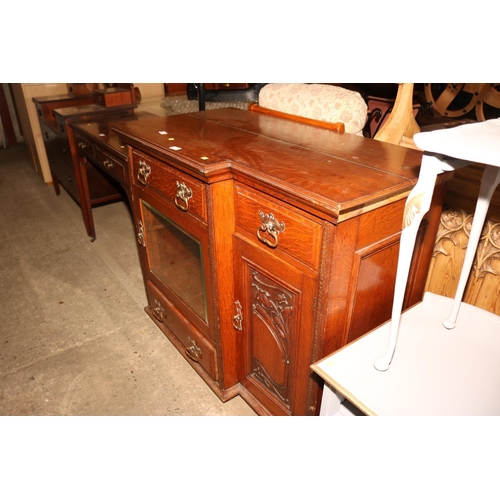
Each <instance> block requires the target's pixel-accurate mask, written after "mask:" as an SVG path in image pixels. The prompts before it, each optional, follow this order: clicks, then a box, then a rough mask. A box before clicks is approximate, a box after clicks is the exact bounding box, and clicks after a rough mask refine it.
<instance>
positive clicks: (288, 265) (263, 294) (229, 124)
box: [75, 109, 445, 415]
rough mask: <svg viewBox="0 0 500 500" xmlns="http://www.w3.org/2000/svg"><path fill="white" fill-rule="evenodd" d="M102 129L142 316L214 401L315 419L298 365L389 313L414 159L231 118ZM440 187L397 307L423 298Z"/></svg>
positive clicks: (350, 138)
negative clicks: (120, 157) (109, 135)
mask: <svg viewBox="0 0 500 500" xmlns="http://www.w3.org/2000/svg"><path fill="white" fill-rule="evenodd" d="M111 128H112V130H113V131H114V133H116V134H117V136H118V137H119V139H120V141H122V143H125V144H127V157H128V175H129V182H130V196H131V200H132V207H133V214H134V224H135V230H136V235H137V241H138V245H139V249H140V256H141V265H142V271H143V275H144V281H145V285H146V290H147V294H148V305H147V307H146V311H147V313H148V314H149V315H150V316H151V318H152V319H153V321H154V322H155V323H156V324H157V325H158V327H159V328H160V329H161V330H162V331H163V332H164V333H165V335H166V336H167V337H168V338H169V339H170V340H171V341H172V343H173V344H174V345H175V346H176V347H177V348H178V349H179V351H180V352H181V353H182V354H183V355H184V357H185V358H186V360H188V362H189V363H191V365H192V366H193V368H194V369H195V370H196V371H197V372H198V373H199V375H200V376H201V377H202V378H203V379H204V380H205V381H206V382H207V384H208V385H209V386H210V387H211V388H212V390H213V391H214V392H215V393H216V394H217V395H218V396H219V397H220V398H221V399H222V400H223V401H225V400H228V399H230V398H231V397H233V396H235V395H236V394H240V395H241V396H242V397H243V398H244V399H245V400H246V401H247V402H248V403H249V404H250V405H251V406H252V407H253V408H254V409H255V411H256V412H257V413H259V414H262V415H315V414H317V413H318V411H319V402H320V398H321V390H322V387H321V382H320V380H319V378H318V377H317V376H316V375H315V374H313V373H312V371H311V369H310V365H311V364H312V363H314V362H315V361H318V360H319V359H321V358H323V357H324V356H326V355H327V354H329V353H331V352H333V351H335V350H336V349H338V348H340V347H342V346H343V345H345V344H346V343H348V342H350V341H352V340H354V339H356V338H358V337H359V336H361V335H362V334H364V333H366V332H368V331H369V330H371V329H372V328H374V327H376V326H378V325H379V324H381V323H383V322H384V321H386V320H388V319H389V317H390V309H391V305H392V295H393V287H394V279H395V269H396V261H397V255H398V247H399V238H400V231H401V220H402V215H403V209H404V203H405V199H406V196H407V195H408V193H409V191H410V190H411V188H412V186H413V185H414V183H415V182H416V180H417V177H418V170H419V166H420V160H421V153H420V152H418V151H415V150H412V149H407V148H404V147H400V146H395V145H391V144H385V143H382V142H379V141H374V140H371V139H366V138H363V137H359V136H355V135H349V134H338V133H335V132H332V131H329V130H321V129H318V128H315V127H311V126H309V125H305V124H301V123H294V122H291V121H289V120H285V119H281V118H276V117H272V116H265V115H260V114H257V113H252V112H250V111H242V110H236V109H219V110H212V111H206V112H200V113H191V114H185V115H176V116H170V117H161V118H160V117H154V118H150V119H147V120H141V121H138V120H123V121H121V122H120V123H115V124H112V125H111ZM76 132H77V131H76V130H75V133H76ZM444 184H445V183H444V182H442V183H440V184H439V186H438V188H437V189H436V193H435V198H434V201H433V206H432V208H431V210H430V212H429V213H428V217H427V221H426V223H425V224H423V225H422V228H421V234H420V237H419V242H418V245H417V251H416V253H415V255H414V260H413V265H412V269H411V273H410V280H409V285H408V288H409V293H408V294H407V301H406V304H405V307H408V306H410V305H412V304H414V303H416V302H418V301H419V300H421V299H422V295H423V292H424V286H425V279H426V272H427V268H428V265H429V262H430V259H431V254H432V249H433V244H434V239H435V235H436V231H437V227H438V224H439V216H440V213H441V207H442V201H443V192H444Z"/></svg>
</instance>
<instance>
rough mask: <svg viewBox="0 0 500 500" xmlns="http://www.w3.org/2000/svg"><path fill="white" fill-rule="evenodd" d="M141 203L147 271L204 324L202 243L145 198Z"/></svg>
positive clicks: (204, 300)
mask: <svg viewBox="0 0 500 500" xmlns="http://www.w3.org/2000/svg"><path fill="white" fill-rule="evenodd" d="M141 203H142V205H143V214H144V232H145V236H146V241H147V255H148V262H149V267H150V272H151V273H152V274H154V275H155V276H156V277H157V278H158V279H159V280H160V281H161V282H162V283H163V284H164V285H165V286H166V287H167V288H168V289H169V290H171V291H172V292H173V293H174V294H175V295H176V296H177V297H178V298H179V299H180V300H181V301H182V302H183V303H184V304H186V305H187V306H188V307H189V308H190V309H191V310H192V311H193V312H194V313H195V314H196V315H197V316H199V317H200V318H201V319H202V320H203V321H204V322H205V323H207V322H208V318H207V299H206V290H205V284H204V283H205V280H204V276H203V256H202V245H201V242H200V241H198V240H197V239H196V238H194V237H193V236H192V235H190V234H188V233H187V232H186V231H185V230H183V229H182V228H181V227H180V226H179V225H177V224H175V223H174V222H173V221H172V220H170V219H169V218H168V217H167V216H165V215H164V214H161V213H160V212H159V211H158V210H156V209H155V208H153V207H152V206H151V205H149V204H148V203H146V202H145V201H144V200H142V201H141Z"/></svg>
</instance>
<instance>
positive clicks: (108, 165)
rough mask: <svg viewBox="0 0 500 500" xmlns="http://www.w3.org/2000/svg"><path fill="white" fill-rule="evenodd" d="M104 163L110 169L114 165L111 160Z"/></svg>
mask: <svg viewBox="0 0 500 500" xmlns="http://www.w3.org/2000/svg"><path fill="white" fill-rule="evenodd" d="M102 163H103V165H104V166H105V167H106V168H107V169H108V170H111V169H112V168H113V167H114V165H113V162H112V161H111V160H104V161H103V162H102Z"/></svg>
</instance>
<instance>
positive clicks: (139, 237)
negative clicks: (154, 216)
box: [137, 221, 146, 247]
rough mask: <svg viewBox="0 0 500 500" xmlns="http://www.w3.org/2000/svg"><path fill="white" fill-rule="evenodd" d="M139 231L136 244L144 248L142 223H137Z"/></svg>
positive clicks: (144, 240) (144, 239)
mask: <svg viewBox="0 0 500 500" xmlns="http://www.w3.org/2000/svg"><path fill="white" fill-rule="evenodd" d="M138 225H139V231H138V232H137V242H138V243H139V245H140V246H141V247H145V246H146V238H145V237H144V226H143V225H142V221H139V224H138Z"/></svg>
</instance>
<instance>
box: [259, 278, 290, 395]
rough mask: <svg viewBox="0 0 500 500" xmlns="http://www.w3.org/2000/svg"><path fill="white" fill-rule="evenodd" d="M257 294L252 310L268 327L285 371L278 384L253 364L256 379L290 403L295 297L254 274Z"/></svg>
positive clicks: (262, 368) (263, 369)
mask: <svg viewBox="0 0 500 500" xmlns="http://www.w3.org/2000/svg"><path fill="white" fill-rule="evenodd" d="M252 288H253V290H254V295H253V303H252V310H253V312H254V314H256V315H257V316H258V317H259V318H260V319H261V320H262V321H263V322H264V323H265V324H266V325H267V327H268V329H269V332H270V334H271V335H272V336H273V338H274V340H275V341H276V344H277V346H278V348H279V350H280V352H281V356H282V362H283V367H284V382H283V383H277V382H276V381H275V380H273V378H272V377H271V375H270V374H269V373H268V372H267V371H266V369H265V367H264V366H263V365H262V363H261V362H260V361H259V360H257V359H253V360H252V371H253V375H254V376H255V377H256V378H258V379H259V380H260V381H261V382H262V383H263V384H264V385H265V386H266V387H267V388H268V389H269V390H271V391H272V392H273V393H274V394H276V395H277V396H278V397H279V398H280V399H281V400H282V401H283V402H285V403H287V404H288V403H289V400H288V396H287V386H288V382H287V381H288V373H289V369H288V367H289V364H290V337H291V335H290V320H291V317H292V314H293V312H294V307H293V299H294V297H293V295H292V294H291V293H290V292H289V291H288V290H285V289H284V288H282V287H281V286H279V285H278V284H276V283H269V282H268V281H267V280H264V279H263V276H262V275H260V273H258V272H257V271H253V272H252Z"/></svg>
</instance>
